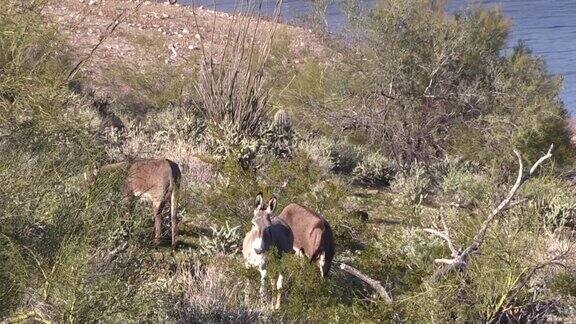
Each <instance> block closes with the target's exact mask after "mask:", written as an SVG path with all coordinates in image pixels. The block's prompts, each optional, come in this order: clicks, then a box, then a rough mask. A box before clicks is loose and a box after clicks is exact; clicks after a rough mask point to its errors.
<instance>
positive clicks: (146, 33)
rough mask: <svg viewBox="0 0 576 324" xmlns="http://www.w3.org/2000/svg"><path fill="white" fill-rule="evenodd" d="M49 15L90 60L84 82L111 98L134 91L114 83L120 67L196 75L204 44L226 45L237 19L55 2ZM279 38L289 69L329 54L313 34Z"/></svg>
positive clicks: (155, 7) (104, 2)
mask: <svg viewBox="0 0 576 324" xmlns="http://www.w3.org/2000/svg"><path fill="white" fill-rule="evenodd" d="M44 13H45V14H46V15H48V16H49V17H51V18H53V20H54V21H55V22H56V23H57V26H58V27H59V28H60V29H61V31H62V32H63V33H64V34H65V35H67V41H68V44H69V45H70V47H71V48H72V49H73V51H74V52H75V53H76V54H77V55H76V57H75V59H76V60H78V62H80V61H82V60H86V62H85V64H82V66H81V68H80V71H81V75H82V76H83V78H84V79H85V80H86V81H87V83H88V84H89V85H90V86H92V87H93V88H95V89H96V90H98V91H100V92H102V93H105V94H106V95H109V96H110V95H111V96H115V95H118V92H127V91H130V89H127V88H126V86H125V85H122V84H118V83H117V82H115V81H114V80H113V78H114V76H113V72H112V70H113V69H114V67H118V66H120V67H123V69H131V70H136V71H141V72H145V71H154V69H157V68H158V66H159V65H162V64H166V65H169V66H172V67H173V68H174V69H175V70H178V71H179V72H181V73H182V74H184V75H186V74H189V73H191V72H193V71H194V69H195V68H196V67H197V66H198V58H199V57H200V53H201V52H202V44H204V45H205V46H207V45H214V46H215V47H216V48H218V47H221V46H223V45H224V44H225V43H226V39H227V32H226V30H227V28H228V27H229V26H230V24H231V23H232V22H233V19H234V16H233V15H230V14H227V13H221V12H214V11H212V10H207V9H203V8H202V7H199V8H195V9H193V8H191V7H188V6H180V5H178V4H175V5H170V4H169V3H168V2H165V3H155V2H151V1H144V2H141V1H132V0H58V1H51V2H49V3H48V4H47V5H46V7H45V8H44ZM253 25H255V19H254V20H253ZM272 27H273V24H272V23H271V22H269V21H262V22H261V25H260V27H259V29H260V31H261V32H259V33H257V35H261V36H263V35H265V34H266V32H267V31H270V30H272ZM276 33H277V34H278V35H279V36H281V37H280V38H282V39H287V40H288V42H285V43H283V45H282V46H284V45H287V46H288V50H289V51H290V55H289V57H290V60H292V62H287V63H288V64H292V65H294V66H297V65H298V64H300V63H301V60H299V59H298V58H299V57H302V54H303V53H307V54H309V53H313V54H316V55H321V53H322V52H323V51H324V48H323V46H322V45H321V40H319V39H318V38H317V37H316V36H314V35H313V34H312V32H311V31H310V30H306V29H303V28H299V27H294V26H289V25H284V24H279V25H278V27H277V30H276ZM257 41H258V40H257ZM98 44H100V45H98Z"/></svg>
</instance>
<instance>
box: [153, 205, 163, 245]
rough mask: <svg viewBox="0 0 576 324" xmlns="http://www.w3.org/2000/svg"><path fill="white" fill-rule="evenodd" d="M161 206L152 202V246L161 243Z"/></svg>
mask: <svg viewBox="0 0 576 324" xmlns="http://www.w3.org/2000/svg"><path fill="white" fill-rule="evenodd" d="M161 212H162V204H161V203H157V202H152V218H153V219H154V244H156V245H160V243H161V241H162V213H161Z"/></svg>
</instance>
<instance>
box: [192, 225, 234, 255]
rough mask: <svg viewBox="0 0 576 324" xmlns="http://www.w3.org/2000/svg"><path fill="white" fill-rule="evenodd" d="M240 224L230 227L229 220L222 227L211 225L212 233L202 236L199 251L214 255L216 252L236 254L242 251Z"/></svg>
mask: <svg viewBox="0 0 576 324" xmlns="http://www.w3.org/2000/svg"><path fill="white" fill-rule="evenodd" d="M239 228H240V226H235V227H230V225H228V222H226V225H225V226H222V227H221V228H220V229H216V228H215V227H213V226H212V227H210V229H211V230H212V235H211V236H210V237H208V236H205V237H202V238H200V246H199V249H200V251H199V253H200V254H201V255H207V256H214V255H216V254H219V253H221V254H236V253H238V251H240V244H241V239H242V238H241V237H240V232H239V231H238V229H239Z"/></svg>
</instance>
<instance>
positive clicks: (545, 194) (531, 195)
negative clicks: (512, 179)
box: [524, 173, 576, 229]
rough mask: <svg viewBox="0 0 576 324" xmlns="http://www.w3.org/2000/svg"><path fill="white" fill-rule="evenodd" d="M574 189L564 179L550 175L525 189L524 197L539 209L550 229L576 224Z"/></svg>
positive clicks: (533, 182)
mask: <svg viewBox="0 0 576 324" xmlns="http://www.w3.org/2000/svg"><path fill="white" fill-rule="evenodd" d="M573 191H574V189H573V188H572V187H571V186H570V185H569V184H567V183H566V182H565V181H564V180H563V179H559V178H558V177H557V176H555V175H554V174H551V173H548V174H545V175H543V176H541V177H539V178H537V179H534V181H532V182H531V183H528V184H527V185H526V187H525V188H524V195H525V197H526V198H528V199H529V200H530V201H532V203H533V204H534V205H535V206H536V207H537V208H538V211H539V214H540V217H541V219H542V221H543V222H544V224H545V226H547V227H549V228H550V229H554V228H558V227H563V226H570V225H572V224H574V223H575V222H576V218H575V217H576V214H575V212H576V201H575V200H574V192H573Z"/></svg>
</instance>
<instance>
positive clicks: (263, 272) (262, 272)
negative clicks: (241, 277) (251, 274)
mask: <svg viewBox="0 0 576 324" xmlns="http://www.w3.org/2000/svg"><path fill="white" fill-rule="evenodd" d="M258 270H259V271H260V298H261V299H262V300H264V299H265V298H266V296H265V293H266V289H265V288H266V287H265V285H266V266H265V265H261V266H260V267H259V268H258Z"/></svg>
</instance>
